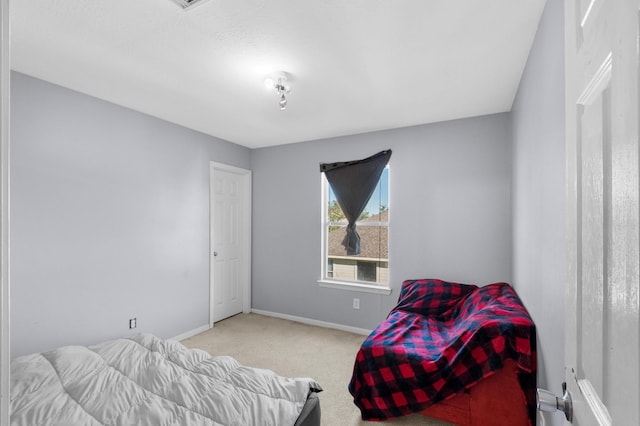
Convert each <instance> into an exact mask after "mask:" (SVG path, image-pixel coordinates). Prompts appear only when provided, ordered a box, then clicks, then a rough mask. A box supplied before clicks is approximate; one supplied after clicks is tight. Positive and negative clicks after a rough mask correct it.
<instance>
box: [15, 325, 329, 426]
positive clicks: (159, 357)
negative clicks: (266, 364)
mask: <svg viewBox="0 0 640 426" xmlns="http://www.w3.org/2000/svg"><path fill="white" fill-rule="evenodd" d="M321 390H322V389H321V387H320V385H319V384H318V383H317V382H316V381H315V380H313V379H310V378H287V377H282V376H278V375H276V374H275V373H274V372H272V371H270V370H264V369H257V368H251V367H246V366H243V365H241V364H240V363H238V361H236V360H235V359H233V358H231V357H228V356H211V355H209V354H208V353H207V352H204V351H202V350H198V349H188V348H186V347H185V346H184V345H182V344H181V343H179V342H177V341H172V340H162V339H159V338H157V337H155V336H153V335H151V334H141V335H137V336H132V337H129V338H122V339H117V340H111V341H107V342H103V343H100V344H97V345H93V346H88V347H85V346H65V347H61V348H58V349H55V350H52V351H48V352H43V353H38V354H32V355H25V356H21V357H18V358H16V359H14V360H13V361H12V362H11V425H12V426H33V425H82V426H99V425H127V426H131V425H138V426H146V425H148V426H169V425H176V426H178V425H181V426H187V425H202V426H208V425H211V426H218V425H238V426H240V425H242V426H246V425H261V426H262V425H273V426H276V425H278V426H280V425H292V426H293V425H296V426H319V425H320V406H319V402H318V398H317V397H316V396H315V393H316V392H319V391H321Z"/></svg>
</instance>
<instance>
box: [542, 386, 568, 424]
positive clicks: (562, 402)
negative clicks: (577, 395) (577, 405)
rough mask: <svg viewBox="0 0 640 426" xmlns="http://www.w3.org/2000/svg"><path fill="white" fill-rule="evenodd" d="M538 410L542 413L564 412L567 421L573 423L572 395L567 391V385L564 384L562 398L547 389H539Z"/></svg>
mask: <svg viewBox="0 0 640 426" xmlns="http://www.w3.org/2000/svg"><path fill="white" fill-rule="evenodd" d="M536 394H537V400H538V410H540V411H548V412H554V411H562V412H563V413H564V416H565V417H566V419H567V420H568V421H569V422H571V421H572V420H573V403H572V402H571V394H570V393H569V391H568V390H567V383H566V382H564V383H562V397H557V396H555V395H554V394H553V393H552V392H549V391H548V390H546V389H540V388H538V391H537V393H536Z"/></svg>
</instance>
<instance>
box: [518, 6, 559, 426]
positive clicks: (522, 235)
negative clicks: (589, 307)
mask: <svg viewBox="0 0 640 426" xmlns="http://www.w3.org/2000/svg"><path fill="white" fill-rule="evenodd" d="M563 17H564V9H563V2H562V0H549V1H547V5H546V8H545V11H544V14H543V16H542V20H541V22H540V26H539V28H538V33H537V36H536V39H535V42H534V45H533V49H532V51H531V54H530V56H529V59H528V62H527V66H526V69H525V72H524V75H523V78H522V81H521V83H520V88H519V90H518V94H517V97H516V101H515V103H514V106H513V110H512V120H513V141H514V145H513V170H514V173H513V194H514V197H513V201H514V203H513V222H514V228H513V233H514V245H513V276H514V283H515V284H516V289H517V291H518V293H519V294H520V296H521V298H522V299H523V301H524V303H525V305H526V306H527V308H528V309H529V312H530V313H531V316H532V317H533V320H534V321H535V323H536V326H537V330H538V365H539V370H538V371H539V374H538V385H539V386H541V387H546V388H547V389H550V390H553V391H554V392H555V393H556V394H561V393H562V392H561V389H560V384H561V383H562V381H563V377H564V367H563V366H564V322H565V321H564V298H565V283H566V256H565V197H564V194H565V152H564V136H565V135H564V130H565V123H564V22H563V19H564V18H563ZM547 417H548V418H547V422H546V424H550V422H553V424H558V425H560V424H564V423H563V422H562V419H563V416H562V414H552V415H549V416H547Z"/></svg>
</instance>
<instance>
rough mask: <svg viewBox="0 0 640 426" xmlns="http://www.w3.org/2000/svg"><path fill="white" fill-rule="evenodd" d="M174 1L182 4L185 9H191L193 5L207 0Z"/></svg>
mask: <svg viewBox="0 0 640 426" xmlns="http://www.w3.org/2000/svg"><path fill="white" fill-rule="evenodd" d="M174 1H175V2H176V3H178V4H179V5H180V6H182V8H183V9H191V8H192V7H193V6H195V5H197V4H200V3H204V2H205V0H174Z"/></svg>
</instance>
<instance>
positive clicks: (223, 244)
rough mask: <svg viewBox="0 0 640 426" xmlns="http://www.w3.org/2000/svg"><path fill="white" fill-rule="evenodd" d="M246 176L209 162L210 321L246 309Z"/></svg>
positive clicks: (247, 197)
mask: <svg viewBox="0 0 640 426" xmlns="http://www.w3.org/2000/svg"><path fill="white" fill-rule="evenodd" d="M250 177H251V174H250V172H249V171H248V170H244V169H237V168H235V167H231V166H224V165H220V164H213V165H212V171H211V222H212V225H211V250H212V252H211V299H212V300H211V311H212V312H211V315H210V317H211V322H212V323H213V322H216V321H220V320H222V319H225V318H228V317H230V316H232V315H235V314H238V313H240V312H248V311H249V309H250V294H248V293H250V282H249V280H250V272H249V268H250V228H251V227H250V190H251V186H250Z"/></svg>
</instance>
